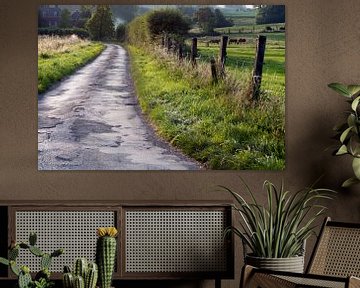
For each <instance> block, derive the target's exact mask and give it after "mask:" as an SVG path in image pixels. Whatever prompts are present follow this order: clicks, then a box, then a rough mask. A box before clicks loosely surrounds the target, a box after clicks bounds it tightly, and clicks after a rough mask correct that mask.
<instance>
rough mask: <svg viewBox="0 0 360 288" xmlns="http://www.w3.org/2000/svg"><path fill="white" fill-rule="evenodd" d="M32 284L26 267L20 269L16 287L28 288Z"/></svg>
mask: <svg viewBox="0 0 360 288" xmlns="http://www.w3.org/2000/svg"><path fill="white" fill-rule="evenodd" d="M31 283H32V279H31V275H30V269H29V267H27V266H23V267H21V272H20V274H19V279H18V285H19V288H28V287H29V286H30V284H31Z"/></svg>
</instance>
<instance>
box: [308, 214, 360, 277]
mask: <svg viewBox="0 0 360 288" xmlns="http://www.w3.org/2000/svg"><path fill="white" fill-rule="evenodd" d="M307 273H311V274H318V275H329V276H344V277H347V276H356V277H360V224H355V223H342V222H334V221H331V219H330V218H326V219H325V222H324V224H323V226H322V229H321V232H320V235H319V238H318V241H317V243H316V245H315V249H314V252H313V255H312V256H311V259H310V262H309V266H308V268H307Z"/></svg>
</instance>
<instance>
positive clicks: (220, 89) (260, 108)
mask: <svg viewBox="0 0 360 288" xmlns="http://www.w3.org/2000/svg"><path fill="white" fill-rule="evenodd" d="M212 49H215V48H212V47H209V48H208V50H206V49H205V48H204V47H200V53H202V55H204V57H203V58H205V54H206V51H207V54H208V56H209V55H210V54H211V53H212ZM213 51H215V50H213ZM129 52H130V55H131V60H132V75H133V79H134V82H135V87H136V90H137V94H138V97H139V102H140V105H141V108H142V110H143V111H144V112H145V114H146V115H148V117H149V120H150V122H152V124H153V125H154V127H156V129H157V132H158V134H159V135H160V136H162V137H163V138H165V139H167V140H168V141H169V142H170V143H172V144H173V145H174V146H176V147H178V148H179V149H181V150H182V151H183V152H184V153H185V154H187V155H189V156H191V157H192V158H194V159H196V160H198V161H199V162H201V163H203V164H204V166H205V167H206V168H208V169H235V170H238V169H254V170H264V169H266V170H279V169H283V168H284V166H285V141H284V135H285V134H284V133H285V130H284V129H285V127H284V105H283V103H284V97H282V96H280V97H272V93H271V95H270V94H269V95H268V96H267V97H263V99H262V101H261V103H259V104H258V105H245V104H244V103H242V102H241V98H242V97H241V96H240V97H239V98H236V97H234V94H232V92H230V91H231V90H232V89H233V88H234V87H235V86H236V85H238V84H239V83H240V86H241V89H240V90H241V91H240V94H243V95H244V94H246V90H247V89H248V88H249V81H250V75H251V74H250V73H243V72H241V73H243V74H242V75H240V74H239V75H238V77H237V78H238V79H237V80H235V81H234V82H233V84H234V85H231V82H230V81H229V79H231V77H228V79H227V80H226V81H224V82H220V83H218V84H217V85H212V84H211V83H206V81H204V80H203V79H205V76H204V75H203V74H206V73H207V74H209V73H210V72H209V65H208V64H205V62H204V63H202V62H201V61H199V64H198V65H199V67H198V68H197V69H193V68H192V66H191V64H190V63H188V62H186V61H184V62H183V64H181V65H179V62H178V61H177V60H176V57H172V56H170V55H169V56H164V55H161V52H159V51H151V50H150V49H149V48H148V49H145V48H140V47H134V46H129ZM234 53H235V54H239V51H237V50H236V49H234ZM247 53H248V54H249V55H246V51H245V52H243V54H242V56H241V57H243V58H240V59H243V60H244V61H246V62H247V64H246V70H248V72H249V71H250V69H249V67H250V62H252V61H251V60H250V59H253V57H254V56H253V55H250V54H251V53H252V52H250V48H249V51H248V52H247ZM232 54H233V53H232V52H231V49H230V50H229V61H228V65H229V66H230V67H231V68H229V69H232V70H234V71H236V70H238V68H239V67H238V66H237V65H238V62H237V61H238V59H239V58H238V57H240V56H236V55H234V56H233V57H234V58H233V59H232V58H231V57H230V56H231V55H232ZM274 58H276V57H274ZM230 59H232V60H231V61H230ZM240 61H242V60H240ZM274 61H275V60H274ZM231 63H232V64H231ZM276 65H277V63H274V64H273V66H274V67H273V68H272V69H273V70H271V71H270V72H269V73H270V74H273V73H275V72H274V71H276V69H278V70H281V69H280V68H277V67H276ZM281 65H283V63H282V64H279V66H281ZM241 71H243V70H241ZM240 78H241V79H240Z"/></svg>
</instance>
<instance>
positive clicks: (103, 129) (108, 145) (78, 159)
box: [38, 44, 200, 170]
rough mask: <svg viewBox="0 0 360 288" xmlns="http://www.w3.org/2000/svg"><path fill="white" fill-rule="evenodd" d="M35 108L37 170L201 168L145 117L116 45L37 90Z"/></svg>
mask: <svg viewBox="0 0 360 288" xmlns="http://www.w3.org/2000/svg"><path fill="white" fill-rule="evenodd" d="M159 84H160V83H159ZM38 113H39V118H38V168H39V170H195V169H199V168H200V167H199V165H198V164H197V163H195V162H194V161H192V160H190V159H187V158H186V157H185V156H183V155H182V154H181V153H179V152H177V151H175V150H174V149H173V148H172V147H170V145H168V144H167V143H165V142H164V141H162V140H160V139H157V137H156V135H155V134H154V132H153V130H152V129H151V127H150V126H149V125H148V124H147V123H146V121H144V119H143V117H142V115H141V111H140V108H139V105H138V102H137V99H136V96H135V92H134V88H133V85H132V80H131V78H130V73H129V59H128V56H127V53H126V52H125V50H124V49H123V48H122V47H120V46H118V45H110V44H109V45H107V48H106V49H105V50H104V52H103V53H102V54H101V55H100V56H99V57H97V58H96V59H95V60H94V61H93V62H92V63H90V64H88V65H86V66H85V67H83V68H82V69H80V70H78V71H77V72H76V73H75V74H74V75H72V76H70V77H69V78H67V79H66V80H64V81H62V82H61V83H60V84H58V85H56V86H55V87H54V88H52V89H50V90H49V91H48V92H46V93H45V94H44V95H40V96H39V100H38Z"/></svg>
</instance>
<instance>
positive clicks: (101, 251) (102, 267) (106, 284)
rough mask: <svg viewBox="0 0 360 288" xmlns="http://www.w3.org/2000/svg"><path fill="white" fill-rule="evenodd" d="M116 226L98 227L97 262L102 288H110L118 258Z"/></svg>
mask: <svg viewBox="0 0 360 288" xmlns="http://www.w3.org/2000/svg"><path fill="white" fill-rule="evenodd" d="M117 233H118V232H117V230H116V228H115V227H106V228H98V229H97V235H98V237H99V238H98V239H97V243H96V262H97V265H98V267H99V282H100V283H99V284H100V288H110V286H111V280H112V274H113V272H114V266H115V258H116V238H115V237H116V236H117Z"/></svg>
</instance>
